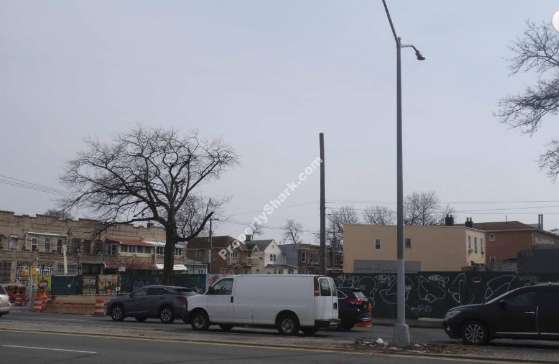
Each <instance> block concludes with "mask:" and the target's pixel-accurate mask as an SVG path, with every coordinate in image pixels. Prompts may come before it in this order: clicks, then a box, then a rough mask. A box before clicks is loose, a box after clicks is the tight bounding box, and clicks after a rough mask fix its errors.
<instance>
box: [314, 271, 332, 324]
mask: <svg viewBox="0 0 559 364" xmlns="http://www.w3.org/2000/svg"><path fill="white" fill-rule="evenodd" d="M315 280H318V287H317V288H318V289H317V291H318V292H315V297H314V298H315V307H316V320H337V319H338V296H337V293H336V285H335V284H334V280H333V279H332V278H330V277H317V278H315Z"/></svg>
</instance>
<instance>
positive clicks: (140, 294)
mask: <svg viewBox="0 0 559 364" xmlns="http://www.w3.org/2000/svg"><path fill="white" fill-rule="evenodd" d="M145 295H146V290H145V289H144V288H142V289H138V290H136V291H134V292H132V297H134V298H135V297H144V296H145Z"/></svg>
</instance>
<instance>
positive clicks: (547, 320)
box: [443, 283, 559, 345]
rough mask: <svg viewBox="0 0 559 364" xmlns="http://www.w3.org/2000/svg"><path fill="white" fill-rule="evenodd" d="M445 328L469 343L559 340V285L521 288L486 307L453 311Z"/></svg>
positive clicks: (447, 331) (448, 314) (468, 306)
mask: <svg viewBox="0 0 559 364" xmlns="http://www.w3.org/2000/svg"><path fill="white" fill-rule="evenodd" d="M443 325H444V329H445V331H446V333H447V334H448V335H449V336H450V337H451V338H462V340H463V341H464V343H466V344H476V345H481V344H486V343H488V342H489V341H490V340H492V339H496V338H512V339H545V340H549V339H559V284H557V283H555V284H553V283H548V284H538V285H534V286H529V287H522V288H517V289H514V290H512V291H509V292H506V293H504V294H503V295H500V296H498V297H496V298H494V299H492V300H491V301H488V302H486V303H484V304H477V305H465V306H459V307H455V308H452V309H451V310H449V311H448V312H447V314H446V316H445V319H444V321H443Z"/></svg>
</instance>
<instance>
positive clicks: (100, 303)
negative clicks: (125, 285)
mask: <svg viewBox="0 0 559 364" xmlns="http://www.w3.org/2000/svg"><path fill="white" fill-rule="evenodd" d="M94 315H95V316H105V299H103V298H96V299H95V313H94Z"/></svg>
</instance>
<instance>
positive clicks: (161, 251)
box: [155, 246, 165, 255]
mask: <svg viewBox="0 0 559 364" xmlns="http://www.w3.org/2000/svg"><path fill="white" fill-rule="evenodd" d="M155 250H156V252H157V255H164V254H165V247H163V246H158V247H157V248H155Z"/></svg>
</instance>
